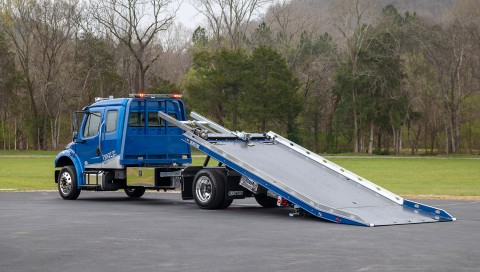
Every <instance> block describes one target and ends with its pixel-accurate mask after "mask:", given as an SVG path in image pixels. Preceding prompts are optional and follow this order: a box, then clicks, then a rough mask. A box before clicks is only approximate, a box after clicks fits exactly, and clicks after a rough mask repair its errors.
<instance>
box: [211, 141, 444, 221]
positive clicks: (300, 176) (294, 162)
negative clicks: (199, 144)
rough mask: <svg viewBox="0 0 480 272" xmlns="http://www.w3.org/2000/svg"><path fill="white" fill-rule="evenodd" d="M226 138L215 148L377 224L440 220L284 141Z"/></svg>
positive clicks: (322, 201)
mask: <svg viewBox="0 0 480 272" xmlns="http://www.w3.org/2000/svg"><path fill="white" fill-rule="evenodd" d="M253 143H254V144H253V145H247V144H246V143H245V142H242V141H223V142H218V143H217V144H215V147H216V148H218V149H220V150H222V151H223V152H225V153H228V154H230V155H232V156H234V157H235V158H236V159H238V160H240V161H242V163H244V164H247V165H249V166H251V167H253V168H255V169H256V170H258V171H261V172H263V173H265V174H267V175H269V176H270V177H272V178H274V179H275V180H276V181H278V182H279V183H282V184H283V185H285V186H287V187H289V188H291V189H292V190H293V191H295V192H296V193H298V194H301V195H303V196H306V197H308V198H309V199H311V200H313V201H314V202H316V203H319V204H322V205H325V206H329V207H332V208H335V209H338V210H343V211H346V212H349V213H352V214H355V215H357V216H359V217H361V218H362V219H363V220H365V221H366V222H368V223H370V224H374V225H377V226H378V225H395V224H412V223H426V222H437V221H439V220H438V219H435V217H434V216H433V215H428V214H425V213H422V212H418V211H414V210H412V209H410V208H407V207H404V206H402V205H399V204H397V203H395V202H394V201H392V200H390V199H388V198H385V197H383V196H381V195H379V194H378V193H376V192H375V191H372V190H371V189H368V188H365V187H364V186H362V185H360V184H358V183H356V182H354V181H352V180H350V179H348V178H346V177H344V176H343V175H341V174H339V173H336V172H335V171H333V170H331V169H329V168H327V167H325V166H323V165H321V164H319V163H318V162H316V161H313V160H311V159H310V158H308V157H307V156H305V155H302V154H300V153H298V152H296V151H295V150H292V149H291V148H289V147H287V146H285V145H283V144H279V143H277V144H265V143H263V142H253Z"/></svg>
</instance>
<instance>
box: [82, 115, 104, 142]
mask: <svg viewBox="0 0 480 272" xmlns="http://www.w3.org/2000/svg"><path fill="white" fill-rule="evenodd" d="M101 120H102V113H100V112H91V113H90V114H88V117H87V122H85V127H84V128H83V134H82V135H83V138H89V137H92V136H95V135H97V133H98V129H99V127H100V121H101Z"/></svg>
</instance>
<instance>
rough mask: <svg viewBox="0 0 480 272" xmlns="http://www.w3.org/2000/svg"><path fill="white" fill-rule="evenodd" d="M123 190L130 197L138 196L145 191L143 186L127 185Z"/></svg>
mask: <svg viewBox="0 0 480 272" xmlns="http://www.w3.org/2000/svg"><path fill="white" fill-rule="evenodd" d="M124 190H125V194H127V196H128V197H130V198H140V197H142V196H143V194H144V193H145V187H127V188H125V189H124Z"/></svg>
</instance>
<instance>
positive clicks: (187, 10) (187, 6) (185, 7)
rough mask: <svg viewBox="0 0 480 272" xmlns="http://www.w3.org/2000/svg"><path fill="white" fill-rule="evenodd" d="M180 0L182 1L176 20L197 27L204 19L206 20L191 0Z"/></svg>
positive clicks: (189, 26) (192, 27)
mask: <svg viewBox="0 0 480 272" xmlns="http://www.w3.org/2000/svg"><path fill="white" fill-rule="evenodd" d="M178 2H180V3H181V5H180V9H179V10H178V11H177V16H176V18H175V20H176V21H177V22H180V23H182V24H183V25H184V26H185V27H187V28H190V29H195V28H197V27H198V26H199V25H200V24H201V23H202V21H204V19H203V16H202V15H201V14H199V13H198V11H197V10H196V9H195V8H194V7H193V6H192V4H191V3H190V1H189V0H183V1H180V0H179V1H178Z"/></svg>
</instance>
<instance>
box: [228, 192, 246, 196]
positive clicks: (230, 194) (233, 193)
mask: <svg viewBox="0 0 480 272" xmlns="http://www.w3.org/2000/svg"><path fill="white" fill-rule="evenodd" d="M228 196H243V191H228Z"/></svg>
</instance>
